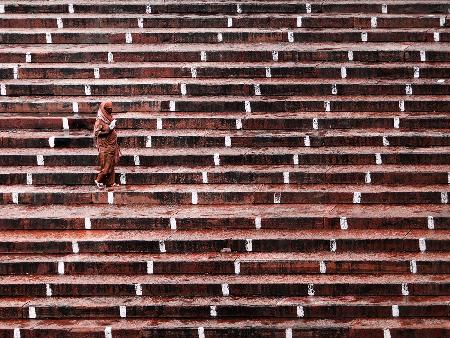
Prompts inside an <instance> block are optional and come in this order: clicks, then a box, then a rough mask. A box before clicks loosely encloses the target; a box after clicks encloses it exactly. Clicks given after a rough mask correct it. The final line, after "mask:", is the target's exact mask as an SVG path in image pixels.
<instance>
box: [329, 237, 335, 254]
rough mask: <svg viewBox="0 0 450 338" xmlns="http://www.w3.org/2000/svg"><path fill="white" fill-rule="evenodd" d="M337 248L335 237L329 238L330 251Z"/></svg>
mask: <svg viewBox="0 0 450 338" xmlns="http://www.w3.org/2000/svg"><path fill="white" fill-rule="evenodd" d="M336 249H337V243H336V240H335V239H330V251H331V252H336Z"/></svg>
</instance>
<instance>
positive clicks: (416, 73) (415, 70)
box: [414, 67, 420, 79]
mask: <svg viewBox="0 0 450 338" xmlns="http://www.w3.org/2000/svg"><path fill="white" fill-rule="evenodd" d="M419 77H420V68H419V67H414V78H415V79H418V78H419Z"/></svg>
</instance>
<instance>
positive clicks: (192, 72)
mask: <svg viewBox="0 0 450 338" xmlns="http://www.w3.org/2000/svg"><path fill="white" fill-rule="evenodd" d="M191 77H192V78H193V79H195V78H196V77H197V68H195V67H191Z"/></svg>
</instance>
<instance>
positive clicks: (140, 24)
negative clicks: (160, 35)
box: [137, 18, 144, 28]
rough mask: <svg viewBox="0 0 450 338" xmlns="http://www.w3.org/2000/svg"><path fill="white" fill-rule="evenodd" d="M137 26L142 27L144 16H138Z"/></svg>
mask: <svg viewBox="0 0 450 338" xmlns="http://www.w3.org/2000/svg"><path fill="white" fill-rule="evenodd" d="M137 25H138V28H144V18H139V19H138V20H137Z"/></svg>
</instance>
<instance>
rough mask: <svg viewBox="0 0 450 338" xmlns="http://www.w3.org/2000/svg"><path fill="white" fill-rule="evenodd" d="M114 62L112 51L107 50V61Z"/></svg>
mask: <svg viewBox="0 0 450 338" xmlns="http://www.w3.org/2000/svg"><path fill="white" fill-rule="evenodd" d="M113 62H114V55H113V53H112V52H108V63H113Z"/></svg>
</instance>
